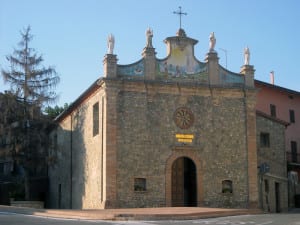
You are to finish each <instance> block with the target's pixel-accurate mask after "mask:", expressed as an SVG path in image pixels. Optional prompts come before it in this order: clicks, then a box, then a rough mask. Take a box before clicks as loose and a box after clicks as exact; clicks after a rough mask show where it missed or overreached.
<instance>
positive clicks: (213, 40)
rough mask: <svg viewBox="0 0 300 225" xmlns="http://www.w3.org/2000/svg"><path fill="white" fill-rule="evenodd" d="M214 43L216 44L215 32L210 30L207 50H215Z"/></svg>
mask: <svg viewBox="0 0 300 225" xmlns="http://www.w3.org/2000/svg"><path fill="white" fill-rule="evenodd" d="M215 45H216V38H215V33H214V32H212V33H210V35H209V51H210V52H214V51H215Z"/></svg>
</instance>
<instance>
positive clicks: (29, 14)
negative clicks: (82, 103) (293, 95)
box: [0, 0, 300, 105]
mask: <svg viewBox="0 0 300 225" xmlns="http://www.w3.org/2000/svg"><path fill="white" fill-rule="evenodd" d="M179 6H181V7H182V10H183V11H184V12H187V14H188V15H187V16H183V18H182V27H183V28H184V30H185V31H186V34H187V35H188V36H189V37H191V38H194V39H197V40H198V41H199V42H198V44H197V45H196V47H195V55H196V57H197V58H198V59H199V60H200V61H204V58H205V55H206V53H207V52H208V37H209V34H210V33H211V32H215V36H216V39H217V44H216V50H217V51H218V55H219V57H220V61H219V62H220V64H221V65H223V66H224V67H225V64H226V57H225V52H224V50H221V49H225V50H226V51H227V68H228V69H229V70H231V71H233V72H240V67H241V66H242V64H243V49H244V48H245V47H246V46H248V47H249V48H250V52H251V60H250V64H252V65H254V68H255V69H256V72H255V78H256V79H258V80H261V81H265V82H269V80H270V78H269V74H270V71H272V70H273V71H274V72H275V84H276V85H279V86H283V87H286V88H289V89H293V90H296V91H300V66H299V65H298V63H299V59H300V57H299V54H300V29H299V21H300V13H299V12H300V1H298V0H276V1H274V0H252V1H250V0H209V1H208V0H206V1H204V0H150V1H143V0H110V1H102V0H51V1H50V0H49V1H41V0H26V1H23V0H0V66H1V67H2V68H4V69H7V68H8V66H9V65H8V63H7V61H6V59H5V56H6V55H9V54H11V53H12V52H13V49H14V48H16V47H17V43H18V42H19V41H20V33H19V31H20V30H22V29H23V28H25V27H26V26H27V25H30V26H31V28H32V34H33V35H34V39H33V40H32V42H31V47H33V48H35V49H36V50H37V52H38V53H41V54H43V57H44V65H45V66H55V68H56V71H57V72H58V73H59V75H60V77H61V82H60V84H59V86H58V87H57V89H56V91H57V93H58V94H59V95H60V99H59V101H58V102H57V104H58V105H63V104H64V103H71V102H72V101H74V100H75V99H76V98H77V97H78V96H79V95H80V94H81V93H82V92H83V91H85V90H86V89H87V88H88V87H89V86H90V85H91V84H92V83H93V82H94V81H95V80H96V79H97V78H99V77H100V76H102V74H103V72H102V71H103V66H102V60H103V57H104V55H105V54H106V51H107V41H106V40H107V36H108V35H109V34H110V33H112V34H113V35H114V36H115V49H114V53H115V54H117V57H118V59H119V61H118V63H119V64H130V63H133V62H135V61H137V60H139V59H140V58H141V53H142V50H143V48H144V47H145V44H146V37H145V31H146V29H147V28H148V27H151V28H152V29H153V32H154V37H153V46H154V47H155V48H156V52H157V57H158V58H164V57H166V46H165V44H164V42H163V40H164V39H165V38H167V37H170V36H175V34H176V31H177V30H178V28H179V18H178V16H176V15H174V14H173V11H176V10H178V7H179ZM6 89H9V86H8V85H5V84H4V83H3V80H2V79H0V92H2V91H4V90H6Z"/></svg>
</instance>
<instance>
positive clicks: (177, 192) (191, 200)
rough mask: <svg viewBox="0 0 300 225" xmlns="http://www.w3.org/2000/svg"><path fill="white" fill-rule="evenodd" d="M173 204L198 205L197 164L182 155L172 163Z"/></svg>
mask: <svg viewBox="0 0 300 225" xmlns="http://www.w3.org/2000/svg"><path fill="white" fill-rule="evenodd" d="M171 192H172V206H197V174H196V165H195V163H194V162H193V160H191V159H190V158H187V157H180V158H178V159H176V160H175V161H174V163H173V164H172V191H171Z"/></svg>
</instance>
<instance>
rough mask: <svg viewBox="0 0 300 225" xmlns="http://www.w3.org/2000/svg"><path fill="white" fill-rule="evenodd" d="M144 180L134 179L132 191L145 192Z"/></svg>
mask: <svg viewBox="0 0 300 225" xmlns="http://www.w3.org/2000/svg"><path fill="white" fill-rule="evenodd" d="M146 190H147V188H146V178H134V191H146Z"/></svg>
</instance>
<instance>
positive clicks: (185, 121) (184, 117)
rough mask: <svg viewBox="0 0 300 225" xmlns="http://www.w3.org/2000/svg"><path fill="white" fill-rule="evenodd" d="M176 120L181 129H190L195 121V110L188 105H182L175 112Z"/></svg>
mask: <svg viewBox="0 0 300 225" xmlns="http://www.w3.org/2000/svg"><path fill="white" fill-rule="evenodd" d="M174 122H175V124H176V125H177V126H178V127H179V128H181V129H188V128H190V127H191V126H192V125H193V123H194V115H193V112H192V111H191V110H190V109H189V108H187V107H180V108H178V109H176V111H175V113H174Z"/></svg>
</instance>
